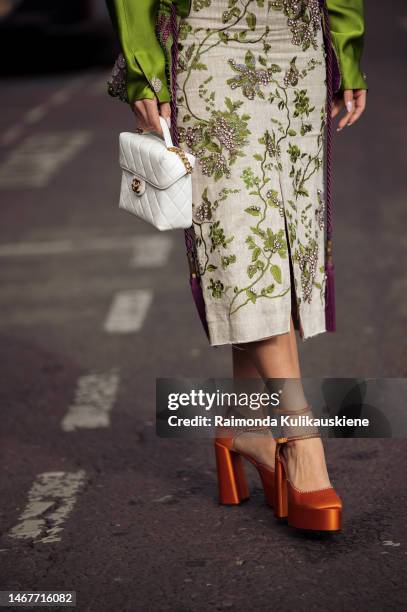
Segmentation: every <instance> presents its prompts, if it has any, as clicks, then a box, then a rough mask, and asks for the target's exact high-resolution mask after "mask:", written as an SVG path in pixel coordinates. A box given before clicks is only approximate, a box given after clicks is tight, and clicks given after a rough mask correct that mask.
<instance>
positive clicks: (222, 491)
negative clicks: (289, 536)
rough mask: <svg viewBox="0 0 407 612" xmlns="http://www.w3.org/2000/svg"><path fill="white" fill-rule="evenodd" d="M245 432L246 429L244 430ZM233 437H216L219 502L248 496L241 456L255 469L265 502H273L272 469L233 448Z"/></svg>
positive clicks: (240, 500) (232, 502) (241, 500)
mask: <svg viewBox="0 0 407 612" xmlns="http://www.w3.org/2000/svg"><path fill="white" fill-rule="evenodd" d="M245 433H247V430H246V431H245ZM234 439H235V438H233V437H227V438H226V437H225V438H216V439H215V454H216V468H217V473H218V487H219V503H221V504H227V505H230V504H240V503H242V502H243V501H246V500H247V499H249V497H250V493H249V488H248V486H247V480H246V475H245V473H244V468H243V462H242V457H244V458H245V459H246V460H247V461H250V463H252V464H253V465H254V467H255V468H256V469H257V471H258V473H259V476H260V479H261V482H262V485H263V490H264V495H265V498H266V501H267V503H268V504H269V505H270V506H273V504H274V496H275V494H274V470H272V469H271V468H270V467H268V466H266V465H263V464H262V463H259V462H258V461H256V460H255V459H254V458H253V457H251V456H250V455H247V454H246V453H243V452H241V451H237V450H236V449H235V448H234Z"/></svg>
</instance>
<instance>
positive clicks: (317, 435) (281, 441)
mask: <svg viewBox="0 0 407 612" xmlns="http://www.w3.org/2000/svg"><path fill="white" fill-rule="evenodd" d="M320 437H321V434H320V433H319V432H315V433H311V434H304V435H302V436H292V437H290V438H276V443H277V444H279V445H280V446H281V445H282V444H287V442H295V441H296V440H307V439H308V438H320Z"/></svg>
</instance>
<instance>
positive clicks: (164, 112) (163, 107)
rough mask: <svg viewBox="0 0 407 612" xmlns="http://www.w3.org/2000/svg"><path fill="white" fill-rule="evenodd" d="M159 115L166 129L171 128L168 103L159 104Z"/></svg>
mask: <svg viewBox="0 0 407 612" xmlns="http://www.w3.org/2000/svg"><path fill="white" fill-rule="evenodd" d="M160 115H161V117H164V119H165V120H166V122H167V124H168V127H169V128H170V127H171V106H170V104H169V103H168V102H162V103H161V104H160Z"/></svg>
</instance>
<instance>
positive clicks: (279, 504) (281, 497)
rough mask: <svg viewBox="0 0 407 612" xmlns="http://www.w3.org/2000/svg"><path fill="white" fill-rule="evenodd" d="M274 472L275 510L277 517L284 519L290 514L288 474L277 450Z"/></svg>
mask: <svg viewBox="0 0 407 612" xmlns="http://www.w3.org/2000/svg"><path fill="white" fill-rule="evenodd" d="M277 449H278V445H277ZM274 474H275V476H274V512H275V515H276V517H277V518H279V519H282V518H286V517H287V515H288V500H287V476H286V473H285V469H284V466H283V463H282V461H281V459H280V457H279V453H278V452H277V450H276V466H275V471H274Z"/></svg>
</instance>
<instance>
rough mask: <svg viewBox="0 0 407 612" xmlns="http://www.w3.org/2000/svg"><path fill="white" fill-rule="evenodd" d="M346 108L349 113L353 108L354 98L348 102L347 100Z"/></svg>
mask: <svg viewBox="0 0 407 612" xmlns="http://www.w3.org/2000/svg"><path fill="white" fill-rule="evenodd" d="M346 109H347V111H348V113H350V112H351V111H352V110H353V102H352V100H349V101H348V102H346Z"/></svg>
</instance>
